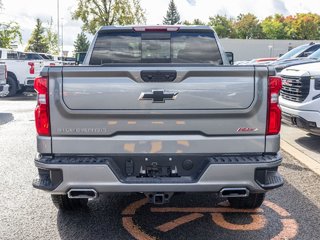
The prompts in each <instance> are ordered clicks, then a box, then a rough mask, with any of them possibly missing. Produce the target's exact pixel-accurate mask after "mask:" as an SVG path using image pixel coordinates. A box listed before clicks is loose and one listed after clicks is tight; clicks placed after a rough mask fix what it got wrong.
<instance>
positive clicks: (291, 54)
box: [278, 45, 309, 60]
mask: <svg viewBox="0 0 320 240" xmlns="http://www.w3.org/2000/svg"><path fill="white" fill-rule="evenodd" d="M308 47H309V45H301V46H299V47H296V48H294V49H292V50H290V51H289V52H287V53H286V54H284V55H283V56H281V57H280V58H279V59H278V60H285V59H289V58H292V57H294V56H295V55H296V54H298V53H299V52H301V51H305V50H306V49H307V48H308Z"/></svg>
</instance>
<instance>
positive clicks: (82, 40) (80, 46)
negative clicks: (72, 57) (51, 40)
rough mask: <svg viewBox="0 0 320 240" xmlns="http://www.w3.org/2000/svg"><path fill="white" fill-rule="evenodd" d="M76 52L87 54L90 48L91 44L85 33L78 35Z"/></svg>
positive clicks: (75, 44) (75, 46)
mask: <svg viewBox="0 0 320 240" xmlns="http://www.w3.org/2000/svg"><path fill="white" fill-rule="evenodd" d="M73 46H74V51H75V52H87V51H88V48H89V46H90V42H89V41H88V39H87V36H86V35H85V34H84V32H81V33H79V34H78V35H77V39H76V40H75V42H74V45H73Z"/></svg>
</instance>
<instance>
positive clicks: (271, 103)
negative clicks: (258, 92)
mask: <svg viewBox="0 0 320 240" xmlns="http://www.w3.org/2000/svg"><path fill="white" fill-rule="evenodd" d="M268 85H269V86H268V121H267V135H276V134H278V133H279V132H280V129H281V108H280V106H279V95H280V90H281V88H282V79H281V77H274V76H272V77H269V83H268Z"/></svg>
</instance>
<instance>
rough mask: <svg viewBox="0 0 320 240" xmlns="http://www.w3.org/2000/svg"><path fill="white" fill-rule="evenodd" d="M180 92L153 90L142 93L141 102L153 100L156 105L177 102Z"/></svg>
mask: <svg viewBox="0 0 320 240" xmlns="http://www.w3.org/2000/svg"><path fill="white" fill-rule="evenodd" d="M177 95H178V92H165V91H164V90H153V91H152V92H146V93H145V92H143V93H141V95H140V97H139V100H152V102H154V103H164V102H165V101H166V100H175V99H176V97H177Z"/></svg>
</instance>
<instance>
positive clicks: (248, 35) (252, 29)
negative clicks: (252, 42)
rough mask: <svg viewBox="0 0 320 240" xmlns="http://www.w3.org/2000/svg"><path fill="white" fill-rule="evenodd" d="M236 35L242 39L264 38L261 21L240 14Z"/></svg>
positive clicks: (236, 23)
mask: <svg viewBox="0 0 320 240" xmlns="http://www.w3.org/2000/svg"><path fill="white" fill-rule="evenodd" d="M234 28H235V31H236V35H237V37H238V38H242V39H257V38H258V39H259V38H263V32H262V27H261V25H260V22H259V19H258V18H257V17H256V16H255V15H253V14H251V13H247V14H240V15H239V16H238V17H237V20H236V22H235V24H234Z"/></svg>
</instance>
